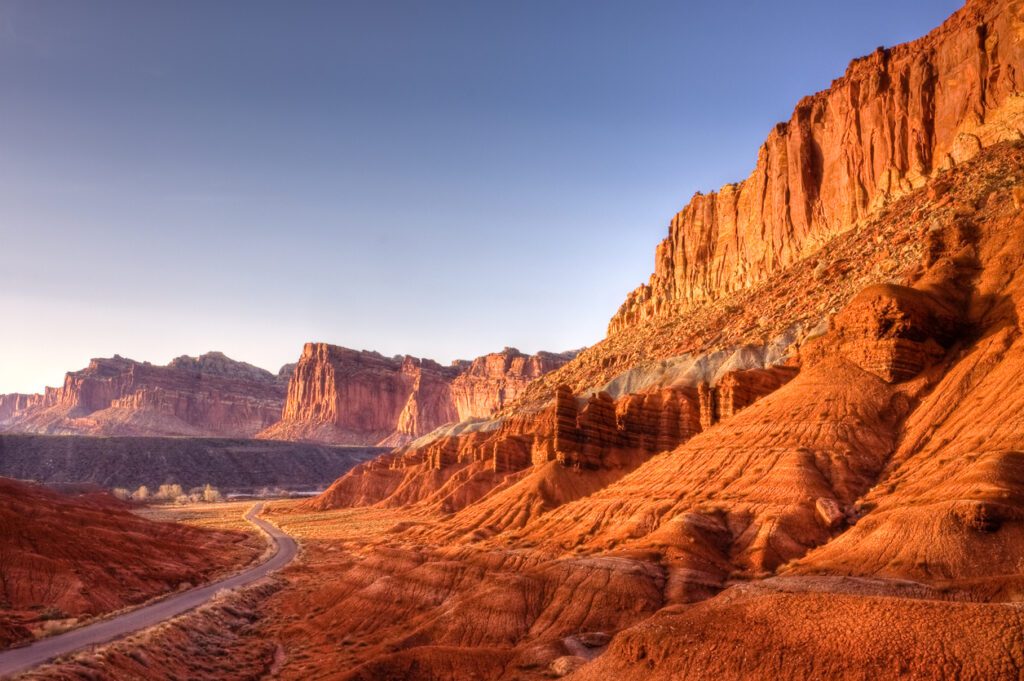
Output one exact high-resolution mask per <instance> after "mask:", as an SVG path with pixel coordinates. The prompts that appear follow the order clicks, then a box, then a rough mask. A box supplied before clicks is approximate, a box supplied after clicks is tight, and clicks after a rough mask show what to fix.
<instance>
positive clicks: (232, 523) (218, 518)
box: [135, 501, 256, 534]
mask: <svg viewBox="0 0 1024 681" xmlns="http://www.w3.org/2000/svg"><path fill="white" fill-rule="evenodd" d="M252 505H253V502H252V501H227V502H223V503H218V504H185V505H182V506H178V505H174V504H167V505H158V506H146V507H143V508H139V509H136V510H135V513H136V514H138V515H140V516H142V517H143V518H146V519H148V520H156V521H160V522H167V523H185V524H186V525H194V526H196V527H203V528H206V529H212V530H234V531H236V532H246V533H250V534H255V533H256V528H254V527H253V526H252V525H250V524H249V523H248V522H246V521H245V519H244V518H243V516H244V515H245V513H246V512H247V511H248V510H249V509H250V508H252Z"/></svg>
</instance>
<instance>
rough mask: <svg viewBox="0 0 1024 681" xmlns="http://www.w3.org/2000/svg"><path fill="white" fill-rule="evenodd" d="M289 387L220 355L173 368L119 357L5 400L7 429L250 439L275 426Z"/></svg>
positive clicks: (1, 420) (2, 411)
mask: <svg viewBox="0 0 1024 681" xmlns="http://www.w3.org/2000/svg"><path fill="white" fill-rule="evenodd" d="M284 393H285V383H284V381H283V380H281V379H280V378H278V377H277V376H275V375H274V374H271V373H270V372H268V371H264V370H263V369H259V368H257V367H254V366H252V365H250V364H246V363H244V362H236V361H234V360H232V359H229V358H228V357H225V356H224V355H223V354H221V353H219V352H211V353H207V354H205V355H202V356H200V357H179V358H177V359H174V360H172V361H171V362H170V363H169V364H167V365H166V366H159V365H153V364H150V363H148V362H136V361H134V360H131V359H126V358H124V357H120V356H117V355H115V356H114V357H112V358H109V359H94V360H92V361H91V362H90V363H89V366H88V367H87V368H85V369H82V370H81V371H74V372H69V373H68V374H67V375H66V376H65V378H64V385H63V387H61V388H46V391H45V392H44V393H42V394H38V395H5V396H0V427H2V428H3V430H7V431H12V432H30V433H53V434H84V435H206V436H229V437H248V436H251V435H253V434H255V433H256V432H257V431H259V430H261V429H263V428H265V427H267V426H268V425H270V424H271V423H273V422H274V421H275V420H276V419H277V418H278V416H279V415H280V410H281V406H282V405H283V403H284Z"/></svg>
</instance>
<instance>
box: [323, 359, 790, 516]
mask: <svg viewBox="0 0 1024 681" xmlns="http://www.w3.org/2000/svg"><path fill="white" fill-rule="evenodd" d="M797 371H798V369H797V368H796V367H791V366H779V367H773V368H770V369H755V370H750V371H733V372H728V373H726V374H724V375H723V377H722V379H721V380H720V381H719V382H718V383H717V384H716V385H715V386H709V385H708V384H707V383H701V384H700V386H699V388H694V387H692V386H687V385H677V386H673V387H665V388H654V389H650V390H646V391H644V392H637V393H628V394H626V395H623V396H621V397H619V398H618V399H614V398H612V396H611V395H610V394H609V393H607V392H603V391H601V392H595V393H592V394H591V395H589V397H577V396H576V395H574V394H573V392H572V390H571V389H570V388H569V387H568V386H565V385H563V386H559V387H558V389H557V390H556V391H555V396H554V398H553V399H552V400H551V402H550V403H549V404H548V405H546V406H545V407H544V408H542V409H540V410H537V411H520V412H516V413H512V414H509V415H508V416H506V417H502V418H498V419H493V420H491V421H468V422H463V423H460V424H458V425H456V426H453V427H451V428H450V429H448V430H447V431H446V430H445V429H440V430H439V431H437V432H434V433H431V434H430V435H428V436H426V437H423V438H421V439H419V440H417V441H415V442H413V443H411V444H410V445H408V446H407V447H404V448H400V449H397V450H396V451H395V452H394V453H393V454H392V455H391V456H389V457H382V458H381V459H377V460H375V461H370V462H367V463H365V464H362V465H360V466H357V467H356V468H354V469H353V470H352V471H351V472H350V473H349V474H347V475H346V476H344V477H342V478H341V479H339V480H338V481H337V482H335V484H334V485H332V486H331V488H330V489H328V490H327V491H326V492H324V493H323V494H322V495H321V496H320V497H317V498H316V499H314V500H312V501H311V502H310V504H309V505H310V507H311V508H315V509H318V510H323V509H327V508H336V507H343V506H362V505H368V504H384V505H389V506H403V505H409V504H413V503H423V504H426V505H428V506H429V505H435V506H438V507H440V508H442V509H443V510H445V511H448V512H450V511H455V510H459V509H460V508H463V507H465V506H467V505H469V504H472V503H474V502H476V501H477V500H478V499H479V498H480V497H481V496H482V495H483V494H485V493H486V492H487V491H489V489H490V488H491V487H494V486H496V485H498V484H499V483H500V481H501V480H502V479H503V478H505V477H508V476H512V475H515V474H519V473H521V472H524V471H530V470H537V469H539V468H541V467H544V466H546V465H547V464H549V463H553V464H556V465H558V466H561V467H564V468H567V469H571V470H576V471H602V470H603V471H617V472H618V474H620V475H621V474H623V473H625V472H627V471H629V470H632V469H633V468H635V467H636V466H638V465H639V464H641V463H642V462H643V461H645V460H647V459H648V458H650V457H651V456H652V455H654V454H656V453H658V452H664V451H668V450H670V449H672V448H674V447H676V446H678V445H679V444H681V443H683V442H686V441H687V440H689V439H690V438H691V437H693V436H694V435H696V434H697V433H699V432H701V430H703V429H706V428H710V427H711V426H712V425H714V424H715V423H717V422H718V421H720V420H722V419H726V418H729V417H731V416H732V415H733V414H735V413H736V412H738V411H739V410H741V409H742V408H744V407H746V406H749V405H750V404H753V403H754V402H755V401H756V400H757V399H759V398H760V397H763V396H764V395H767V394H769V393H771V392H773V391H775V390H776V389H778V388H779V387H780V386H782V385H783V384H785V383H786V382H788V381H789V380H790V379H792V378H793V376H795V375H796V374H797ZM708 403H711V404H714V405H718V406H716V407H715V408H714V410H713V414H712V417H711V420H705V418H704V416H705V414H704V410H705V408H706V405H707V404H708Z"/></svg>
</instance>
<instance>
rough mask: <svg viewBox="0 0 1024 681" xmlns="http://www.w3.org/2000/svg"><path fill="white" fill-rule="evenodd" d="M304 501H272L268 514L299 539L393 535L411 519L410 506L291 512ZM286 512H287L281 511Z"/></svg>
mask: <svg viewBox="0 0 1024 681" xmlns="http://www.w3.org/2000/svg"><path fill="white" fill-rule="evenodd" d="M300 501H301V500H298V499H296V500H287V501H275V502H273V504H268V511H269V512H268V513H267V516H268V518H269V519H270V520H272V521H273V522H274V523H275V524H276V525H277V526H278V527H280V528H281V529H282V530H284V531H285V532H288V533H289V534H291V535H293V536H294V537H296V538H298V539H299V540H317V541H341V542H359V543H361V542H364V541H367V540H379V539H381V538H386V537H388V536H389V534H390V533H389V530H391V529H392V528H394V527H395V526H397V525H399V524H402V523H408V522H409V521H410V520H411V516H410V513H409V511H408V510H407V509H395V508H342V509H337V510H331V511H312V512H308V513H295V512H287V511H288V510H289V509H290V508H291V507H293V506H294V505H296V504H297V503H299V502H300ZM281 511H285V512H283V513H282V512H281Z"/></svg>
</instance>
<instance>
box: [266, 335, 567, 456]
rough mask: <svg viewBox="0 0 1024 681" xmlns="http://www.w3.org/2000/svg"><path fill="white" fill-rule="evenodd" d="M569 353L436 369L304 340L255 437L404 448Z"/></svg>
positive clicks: (511, 393) (495, 405)
mask: <svg viewBox="0 0 1024 681" xmlns="http://www.w3.org/2000/svg"><path fill="white" fill-rule="evenodd" d="M574 355H575V353H563V354H553V353H547V352H542V353H538V354H537V355H524V354H523V353H521V352H519V351H518V350H516V349H515V348H505V349H504V350H503V351H502V352H499V353H492V354H490V355H484V356H483V357H479V358H477V359H475V360H473V361H472V362H465V361H457V362H454V363H453V364H452V365H451V366H442V365H440V364H438V363H437V362H434V361H432V360H429V359H419V358H416V357H411V356H408V355H406V356H404V357H384V356H383V355H381V354H379V353H376V352H368V351H365V350H364V351H357V350H350V349H348V348H343V347H339V346H335V345H329V344H327V343H307V344H306V345H305V347H304V348H303V352H302V357H301V358H300V359H299V362H298V364H297V365H296V367H295V371H294V373H293V375H292V379H291V381H290V382H289V384H288V395H287V399H286V401H285V404H284V409H283V411H282V414H281V420H280V422H279V423H277V424H275V425H273V426H272V427H270V428H268V429H266V430H264V431H263V432H261V433H260V435H259V437H263V438H270V439H282V440H310V441H318V442H330V443H338V444H359V445H366V444H380V445H387V446H400V445H404V444H406V443H408V442H410V441H412V440H414V439H415V438H418V437H420V436H422V435H424V434H426V433H429V432H431V431H433V430H434V429H436V428H438V427H439V426H442V425H444V424H448V423H453V422H457V421H460V420H462V419H465V418H468V417H471V416H489V415H490V414H492V413H494V412H495V411H496V410H498V409H500V408H501V407H503V406H504V405H505V404H506V403H507V402H508V401H510V400H512V399H513V398H515V397H517V396H518V395H519V394H520V393H521V392H522V390H523V389H524V388H525V386H526V385H527V384H528V383H529V382H530V381H531V380H532V379H534V378H537V377H539V376H541V375H543V374H544V373H546V372H548V371H551V370H553V369H556V368H558V367H560V366H562V365H563V364H565V363H566V362H567V361H569V360H570V359H571V358H572V357H573V356H574Z"/></svg>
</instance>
